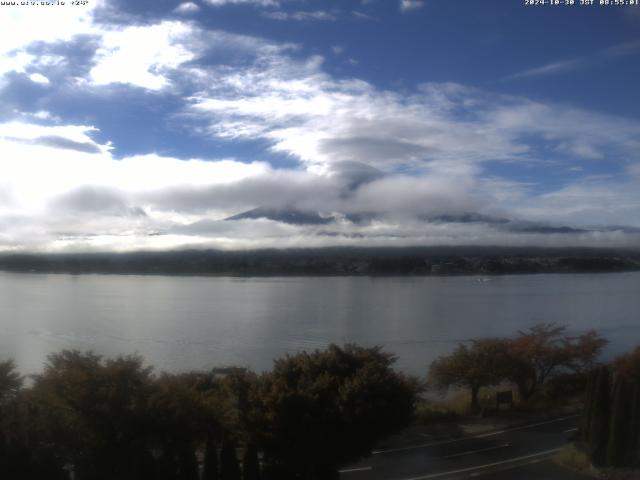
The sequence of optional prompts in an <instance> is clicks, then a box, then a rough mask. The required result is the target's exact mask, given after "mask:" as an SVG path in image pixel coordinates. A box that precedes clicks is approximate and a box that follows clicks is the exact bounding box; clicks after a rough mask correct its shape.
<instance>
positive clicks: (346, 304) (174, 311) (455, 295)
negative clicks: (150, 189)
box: [0, 272, 640, 374]
mask: <svg viewBox="0 0 640 480" xmlns="http://www.w3.org/2000/svg"><path fill="white" fill-rule="evenodd" d="M540 322H558V323H562V324H566V325H568V326H569V329H570V331H571V332H576V333H579V332H583V331H585V330H587V329H590V328H595V329H597V330H598V331H600V332H601V333H602V334H603V335H605V336H606V337H607V338H608V339H609V340H610V341H611V344H610V345H609V347H608V348H607V351H606V355H607V356H611V355H614V354H617V353H620V352H622V351H626V350H629V349H631V348H632V347H634V346H635V345H637V344H640V273H623V274H598V275H586V274H583V275H521V276H501V277H478V276H465V277H402V278H369V277H323V278H308V277H307V278H299V277H295V278H294V277H286V278H229V277H224V278H219V277H169V276H117V275H113V276H111V275H42V274H13V273H2V272H0V359H3V358H14V359H15V360H16V362H17V363H18V365H19V368H20V370H21V371H22V372H23V373H33V372H36V371H39V370H40V368H41V366H42V363H43V362H44V361H45V359H46V356H47V355H48V354H49V353H51V352H56V351H59V350H61V349H64V348H74V349H81V350H93V351H95V352H97V353H101V354H106V355H114V354H129V353H135V352H137V353H140V354H142V355H143V356H144V357H145V359H146V360H147V361H148V362H149V363H151V364H153V365H155V366H156V368H157V369H160V370H169V371H180V370H187V369H204V368H210V367H213V366H226V365H241V366H247V367H250V368H253V369H256V370H264V369H268V368H270V366H271V362H272V359H273V358H275V357H278V356H281V355H283V354H285V353H293V352H296V351H299V350H302V349H314V348H322V347H324V346H326V345H327V344H329V343H331V342H337V343H344V342H357V343H359V344H363V345H378V344H379V345H383V346H384V347H385V348H386V349H387V350H389V351H392V352H395V353H396V354H397V355H398V356H399V360H398V363H397V365H398V367H399V368H401V369H403V370H405V371H407V372H409V373H414V374H424V373H425V372H426V369H427V367H428V365H429V363H430V362H431V361H432V360H433V359H434V358H435V357H437V356H438V355H442V354H445V353H447V352H449V351H450V350H451V349H452V348H453V347H454V346H455V344H456V342H460V341H463V340H466V339H469V338H473V337H479V336H491V335H506V334H513V333H515V332H517V330H518V329H523V328H526V327H528V326H531V325H534V324H536V323H540Z"/></svg>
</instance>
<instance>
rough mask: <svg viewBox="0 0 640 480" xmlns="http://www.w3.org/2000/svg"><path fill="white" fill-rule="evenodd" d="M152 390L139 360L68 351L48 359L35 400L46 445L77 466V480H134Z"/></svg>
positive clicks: (35, 389) (36, 384)
mask: <svg viewBox="0 0 640 480" xmlns="http://www.w3.org/2000/svg"><path fill="white" fill-rule="evenodd" d="M151 388H152V376H151V368H149V367H145V366H144V365H143V362H142V359H141V358H140V357H137V356H128V357H118V358H115V359H107V360H105V359H103V358H102V357H101V356H99V355H95V354H93V353H91V352H87V353H81V352H78V351H68V350H65V351H62V352H61V353H58V354H54V355H50V356H49V357H48V362H47V364H46V365H45V369H44V372H43V373H42V374H40V375H37V376H36V377H35V379H34V385H33V387H32V389H31V392H30V397H31V399H32V401H33V402H34V404H35V405H37V407H38V408H37V410H38V412H39V413H38V421H39V424H40V425H41V432H40V435H41V437H42V439H43V441H46V442H45V443H48V444H52V445H55V449H56V455H57V456H59V457H60V458H63V459H65V460H66V462H70V463H72V464H73V465H74V466H75V472H76V478H77V479H78V480H85V479H111V478H121V479H129V478H133V477H135V476H136V474H137V472H138V471H139V463H140V458H142V455H141V450H144V449H145V441H146V440H147V433H148V421H149V417H148V415H147V402H148V399H149V395H150V392H151Z"/></svg>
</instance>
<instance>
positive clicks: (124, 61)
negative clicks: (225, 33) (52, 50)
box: [89, 21, 195, 90]
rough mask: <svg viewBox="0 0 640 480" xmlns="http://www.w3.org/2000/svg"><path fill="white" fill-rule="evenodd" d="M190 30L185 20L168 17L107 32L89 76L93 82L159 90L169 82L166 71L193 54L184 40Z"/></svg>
mask: <svg viewBox="0 0 640 480" xmlns="http://www.w3.org/2000/svg"><path fill="white" fill-rule="evenodd" d="M191 34H192V29H191V28H190V27H189V26H188V25H186V24H185V23H182V22H169V21H165V22H162V23H159V24H155V25H150V26H132V27H125V28H123V29H121V30H113V31H109V32H106V33H105V34H104V35H103V37H102V43H101V47H100V48H99V49H98V51H97V52H96V57H95V62H96V64H95V66H94V67H93V68H92V69H91V72H90V73H89V76H90V80H91V82H92V83H93V84H94V85H108V84H110V83H128V84H131V85H134V86H138V87H143V88H147V89H149V90H160V89H162V88H164V87H166V86H168V85H169V83H170V82H169V80H168V79H167V77H166V75H165V73H166V72H167V71H171V70H172V69H175V68H176V67H178V66H179V65H181V64H183V63H185V62H188V61H189V60H191V59H193V58H194V56H195V54H194V52H193V51H192V50H191V49H189V48H188V47H187V46H186V45H185V44H184V43H185V42H188V40H189V38H190V36H191Z"/></svg>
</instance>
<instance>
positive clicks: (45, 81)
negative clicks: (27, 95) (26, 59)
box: [29, 73, 51, 85]
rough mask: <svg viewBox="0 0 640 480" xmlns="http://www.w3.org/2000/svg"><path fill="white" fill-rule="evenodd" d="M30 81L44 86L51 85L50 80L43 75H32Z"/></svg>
mask: <svg viewBox="0 0 640 480" xmlns="http://www.w3.org/2000/svg"><path fill="white" fill-rule="evenodd" d="M29 80H31V81H32V82H34V83H40V84H42V85H49V83H51V82H50V81H49V79H48V78H47V77H45V76H44V75H42V74H41V73H32V74H31V75H29Z"/></svg>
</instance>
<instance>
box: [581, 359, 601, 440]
mask: <svg viewBox="0 0 640 480" xmlns="http://www.w3.org/2000/svg"><path fill="white" fill-rule="evenodd" d="M597 377H598V370H591V372H589V377H588V378H587V388H586V392H585V398H584V409H583V411H582V419H581V426H580V430H581V432H580V433H581V434H582V440H583V441H584V442H588V441H589V435H590V428H591V418H592V415H593V400H594V398H595V387H596V385H597V383H596V380H597Z"/></svg>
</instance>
